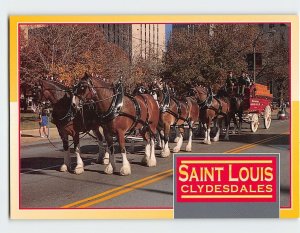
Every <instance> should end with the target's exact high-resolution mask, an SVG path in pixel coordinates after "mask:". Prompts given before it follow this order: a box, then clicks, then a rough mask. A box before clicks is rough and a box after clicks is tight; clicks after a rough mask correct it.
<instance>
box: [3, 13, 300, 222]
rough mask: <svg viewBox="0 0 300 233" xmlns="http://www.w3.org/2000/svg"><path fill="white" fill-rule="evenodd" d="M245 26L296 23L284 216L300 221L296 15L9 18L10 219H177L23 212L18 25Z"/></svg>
mask: <svg viewBox="0 0 300 233" xmlns="http://www.w3.org/2000/svg"><path fill="white" fill-rule="evenodd" d="M201 22H202V23H242V22H253V23H255V22H260V23H261V22H263V23H268V22H270V23H271V22H284V23H290V25H291V63H292V64H291V67H292V69H291V77H292V81H291V88H292V97H291V98H292V102H291V105H292V110H293V113H292V122H291V128H292V129H293V130H292V135H291V152H292V156H291V165H292V166H291V177H292V184H291V185H292V195H291V197H292V198H291V199H292V200H291V208H288V209H280V217H281V218H298V217H299V182H300V180H299V167H300V164H299V142H300V139H299V31H298V29H299V18H298V17H297V16H294V15H106V16H78V15H69V16H61V15H57V16H54V15H51V16H38V15H37V16H10V17H9V29H10V32H9V35H10V40H9V41H10V47H9V55H10V59H9V61H10V87H9V88H10V89H9V91H10V92H9V93H10V215H11V218H12V219H163V218H166V219H172V218H173V210H172V209H157V210H153V209H146V210H145V209H133V210H132V209H130V210H128V209H127V210H124V209H114V210H111V209H100V210H99V209H76V210H72V209H51V210H47V209H45V210H40V209H38V210H29V209H28V210H27V209H26V210H20V209H19V186H18V184H19V172H18V170H19V168H18V159H19V148H18V146H17V145H18V144H19V136H18V135H19V128H18V122H19V119H18V115H19V114H18V102H17V101H18V96H19V93H18V79H17V77H18V24H19V23H166V24H167V23H201Z"/></svg>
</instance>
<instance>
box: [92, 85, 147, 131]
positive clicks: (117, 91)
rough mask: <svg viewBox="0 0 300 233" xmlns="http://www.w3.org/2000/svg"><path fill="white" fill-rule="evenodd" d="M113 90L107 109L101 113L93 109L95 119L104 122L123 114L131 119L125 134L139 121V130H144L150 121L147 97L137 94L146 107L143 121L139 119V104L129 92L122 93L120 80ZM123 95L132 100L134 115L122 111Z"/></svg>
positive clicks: (132, 129)
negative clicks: (140, 127)
mask: <svg viewBox="0 0 300 233" xmlns="http://www.w3.org/2000/svg"><path fill="white" fill-rule="evenodd" d="M90 85H92V84H90ZM91 89H92V91H93V93H94V94H95V93H96V92H95V90H94V88H93V87H92V88H91ZM113 90H114V95H113V97H112V102H111V105H110V107H109V109H108V110H107V111H106V112H105V113H101V114H100V113H98V112H97V109H95V110H96V115H97V119H98V120H99V122H100V124H106V123H108V122H110V121H112V120H114V119H115V118H116V117H118V116H125V117H128V118H130V119H132V120H133V123H132V125H131V126H130V128H129V130H128V133H127V135H129V134H132V133H133V132H134V130H135V127H136V126H137V124H139V123H140V124H142V125H143V127H142V129H141V131H144V130H146V129H148V128H149V124H150V123H151V122H149V108H148V102H147V99H146V98H145V97H144V96H143V95H142V94H140V93H139V94H138V95H137V96H140V97H142V99H143V100H144V103H145V105H146V108H147V116H146V120H145V121H143V120H142V119H141V106H140V105H139V103H138V101H137V100H136V98H135V96H132V95H129V94H124V88H123V85H122V83H121V82H118V83H117V84H116V86H115V88H113ZM125 96H126V97H128V98H129V99H130V100H131V101H132V103H133V105H134V109H135V112H136V114H135V116H132V115H130V114H128V113H126V112H122V108H123V105H124V97H125ZM96 102H97V101H93V103H92V104H95V103H96ZM99 102H100V101H99ZM90 104H91V103H90Z"/></svg>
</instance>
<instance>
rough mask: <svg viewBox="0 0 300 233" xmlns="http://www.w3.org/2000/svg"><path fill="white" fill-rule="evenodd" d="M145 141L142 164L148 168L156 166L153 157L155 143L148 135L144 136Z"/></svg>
mask: <svg viewBox="0 0 300 233" xmlns="http://www.w3.org/2000/svg"><path fill="white" fill-rule="evenodd" d="M144 138H145V140H146V141H147V143H146V146H145V156H144V158H143V159H142V163H143V164H145V165H147V166H148V167H155V166H156V157H155V143H154V137H151V136H150V133H146V134H145V135H144Z"/></svg>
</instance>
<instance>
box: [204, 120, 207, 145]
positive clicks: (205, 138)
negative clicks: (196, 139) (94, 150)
mask: <svg viewBox="0 0 300 233" xmlns="http://www.w3.org/2000/svg"><path fill="white" fill-rule="evenodd" d="M204 129H205V135H204V139H203V143H205V144H207V127H206V124H204Z"/></svg>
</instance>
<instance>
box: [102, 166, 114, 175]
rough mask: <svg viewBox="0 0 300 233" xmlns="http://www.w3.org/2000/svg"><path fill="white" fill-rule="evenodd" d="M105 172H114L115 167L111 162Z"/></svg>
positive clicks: (109, 173)
mask: <svg viewBox="0 0 300 233" xmlns="http://www.w3.org/2000/svg"><path fill="white" fill-rule="evenodd" d="M104 172H105V173H106V174H108V175H111V174H113V173H114V169H113V167H112V165H111V163H110V164H108V165H107V166H106V167H105V169H104Z"/></svg>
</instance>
